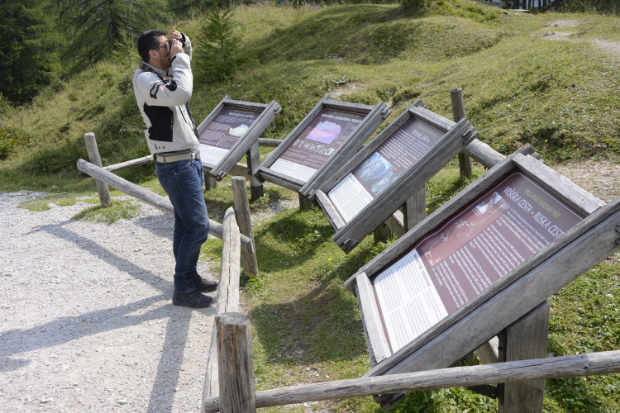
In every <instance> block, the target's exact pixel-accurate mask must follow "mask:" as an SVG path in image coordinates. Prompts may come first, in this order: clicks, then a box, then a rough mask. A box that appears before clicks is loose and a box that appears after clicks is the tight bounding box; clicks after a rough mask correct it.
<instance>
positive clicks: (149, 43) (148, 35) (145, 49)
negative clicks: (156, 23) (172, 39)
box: [136, 30, 166, 63]
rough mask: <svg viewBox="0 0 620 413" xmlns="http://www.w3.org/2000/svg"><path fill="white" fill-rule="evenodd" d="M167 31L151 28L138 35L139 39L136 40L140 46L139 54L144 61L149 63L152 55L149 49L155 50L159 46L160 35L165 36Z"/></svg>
mask: <svg viewBox="0 0 620 413" xmlns="http://www.w3.org/2000/svg"><path fill="white" fill-rule="evenodd" d="M165 35H166V32H162V31H161V30H149V31H147V32H144V33H142V34H141V35H140V37H138V41H137V42H136V44H137V46H138V54H140V57H141V58H142V60H144V62H146V63H148V62H149V59H150V56H149V51H150V50H155V49H157V48H158V47H159V39H158V37H159V36H165Z"/></svg>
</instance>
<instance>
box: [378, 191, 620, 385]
mask: <svg viewBox="0 0 620 413" xmlns="http://www.w3.org/2000/svg"><path fill="white" fill-rule="evenodd" d="M618 223H620V198H617V199H615V200H614V201H613V202H611V203H610V204H608V205H606V206H605V207H603V208H601V209H600V210H599V211H597V212H595V213H594V214H592V215H591V216H590V217H587V218H586V219H584V220H583V221H581V222H580V223H579V224H577V225H575V226H574V227H573V228H572V229H571V230H569V231H568V232H566V233H565V234H564V235H563V236H561V237H559V238H558V239H556V240H555V241H554V242H552V243H551V244H549V245H548V246H547V247H545V248H543V249H541V250H540V251H539V252H538V253H536V254H535V255H534V256H533V257H531V258H530V259H529V260H527V261H525V262H524V263H522V264H521V265H520V266H518V267H516V268H515V269H513V270H512V271H511V272H509V273H508V274H507V275H505V276H503V277H502V278H501V279H500V280H499V281H497V282H495V283H494V284H492V285H491V286H490V287H488V288H487V289H486V290H485V291H484V292H483V293H482V294H480V295H478V296H477V297H475V298H474V299H472V300H471V301H469V302H468V303H467V304H466V305H464V306H463V307H461V308H459V309H458V310H456V311H455V312H453V313H451V314H450V315H448V316H447V317H445V318H444V319H442V320H441V321H440V322H438V323H437V324H435V325H434V326H432V327H431V328H430V329H428V330H427V331H426V332H425V333H424V334H423V335H421V336H420V337H418V338H417V339H415V340H413V341H412V342H411V343H409V344H407V345H406V346H405V347H403V348H402V349H401V350H399V351H398V352H397V353H395V354H394V355H393V356H392V357H390V358H388V359H386V360H385V361H384V362H383V363H381V364H379V365H377V366H376V367H375V368H374V369H372V370H371V371H369V372H368V373H367V375H369V376H375V375H384V374H395V373H402V372H410V371H419V370H428V369H433V368H439V367H442V366H443V367H445V366H448V365H450V364H451V363H453V362H454V361H456V360H458V359H460V358H461V357H463V356H464V355H466V354H467V353H469V352H471V351H473V350H475V349H476V348H477V347H479V346H480V345H482V344H483V343H484V342H485V341H486V340H487V339H488V337H492V336H494V335H495V334H496V333H497V332H498V331H501V330H502V329H504V328H505V327H507V326H508V325H510V324H512V323H513V322H515V321H516V320H517V319H519V318H520V317H521V316H523V315H524V314H526V313H527V312H528V311H530V310H531V309H532V308H534V307H535V306H536V305H537V303H540V302H542V301H544V300H546V299H547V298H548V297H550V296H551V295H553V294H555V293H556V292H557V291H559V290H560V289H561V288H563V287H565V286H566V285H568V284H569V283H570V282H572V281H573V280H575V279H576V278H577V277H579V276H580V275H582V274H583V273H584V272H585V271H587V270H589V269H590V268H592V267H593V266H595V265H596V264H598V263H599V262H600V261H602V260H603V259H605V258H606V257H608V256H609V255H611V254H613V253H614V252H616V251H617V250H618V248H620V246H619V245H618V244H617V243H616V239H618V233H617V231H616V229H615V227H616V226H617V225H618ZM368 275H369V276H372V273H370V274H368Z"/></svg>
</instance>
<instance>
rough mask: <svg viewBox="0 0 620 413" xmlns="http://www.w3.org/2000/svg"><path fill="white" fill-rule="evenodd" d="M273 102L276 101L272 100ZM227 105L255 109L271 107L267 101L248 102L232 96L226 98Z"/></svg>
mask: <svg viewBox="0 0 620 413" xmlns="http://www.w3.org/2000/svg"><path fill="white" fill-rule="evenodd" d="M273 102H274V101H272V103H273ZM226 105H227V106H234V107H237V108H244V109H253V110H261V109H266V108H267V107H269V104H267V103H258V102H246V101H244V100H233V99H230V98H228V99H226Z"/></svg>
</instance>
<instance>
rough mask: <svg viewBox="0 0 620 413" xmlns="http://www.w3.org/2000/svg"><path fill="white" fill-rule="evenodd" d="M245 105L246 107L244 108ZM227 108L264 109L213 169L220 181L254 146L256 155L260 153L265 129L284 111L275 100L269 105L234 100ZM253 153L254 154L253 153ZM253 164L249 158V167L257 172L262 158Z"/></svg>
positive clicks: (230, 101) (226, 104)
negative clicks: (259, 146) (260, 140)
mask: <svg viewBox="0 0 620 413" xmlns="http://www.w3.org/2000/svg"><path fill="white" fill-rule="evenodd" d="M244 104H245V106H243V105H244ZM225 106H232V107H240V108H243V107H247V108H249V109H255V110H256V109H263V111H262V113H261V114H260V115H259V116H258V118H256V120H255V121H254V122H252V124H251V125H250V127H249V129H248V130H247V131H246V132H245V134H244V135H243V137H242V138H241V139H239V140H237V142H236V143H235V144H234V145H233V147H232V148H230V150H229V151H228V154H227V155H226V156H225V157H224V158H222V159H221V160H220V162H218V164H217V165H215V166H214V167H213V170H212V173H213V175H214V176H215V177H216V178H217V179H218V180H221V179H223V178H224V177H225V176H226V175H227V174H228V173H229V171H230V170H231V169H232V168H233V167H234V166H235V164H236V163H237V162H239V160H240V159H241V158H242V157H243V155H245V154H246V153H248V151H253V149H252V148H253V147H254V145H256V153H258V149H259V148H258V142H257V141H258V138H259V136H261V135H262V134H263V132H265V129H267V127H268V126H269V125H270V124H271V123H272V122H273V120H274V119H275V117H276V115H277V114H278V113H280V112H281V111H282V108H281V107H280V105H279V104H278V102H276V101H275V100H273V101H271V103H269V105H264V104H256V103H251V102H239V101H234V100H228V101H227V102H226V103H225ZM252 153H253V152H252ZM251 163H252V162H251V161H250V159H249V158H248V167H254V169H253V171H254V170H257V169H258V167H259V166H260V157H259V159H258V161H255V162H254V163H256V165H250V164H251ZM250 175H252V172H250Z"/></svg>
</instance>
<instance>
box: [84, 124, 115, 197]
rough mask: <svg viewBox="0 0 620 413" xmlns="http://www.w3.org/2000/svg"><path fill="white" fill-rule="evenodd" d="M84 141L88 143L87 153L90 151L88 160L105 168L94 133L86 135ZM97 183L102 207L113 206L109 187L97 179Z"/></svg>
mask: <svg viewBox="0 0 620 413" xmlns="http://www.w3.org/2000/svg"><path fill="white" fill-rule="evenodd" d="M84 141H85V142H86V151H88V159H90V163H92V164H94V165H97V166H98V167H100V168H103V165H102V164H101V158H100V157H99V149H97V140H96V139H95V134H94V133H92V132H88V133H85V134H84ZM95 183H96V184H97V193H99V200H100V201H101V206H102V207H104V208H107V207H109V206H110V205H112V198H111V197H110V190H109V189H108V186H107V185H106V184H104V183H103V182H101V181H99V180H97V179H95Z"/></svg>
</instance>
